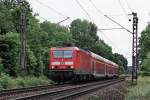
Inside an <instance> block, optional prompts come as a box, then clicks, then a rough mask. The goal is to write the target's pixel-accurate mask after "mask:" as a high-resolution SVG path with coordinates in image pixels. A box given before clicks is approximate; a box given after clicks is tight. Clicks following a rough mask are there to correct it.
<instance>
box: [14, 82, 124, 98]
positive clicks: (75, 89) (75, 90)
mask: <svg viewBox="0 0 150 100" xmlns="http://www.w3.org/2000/svg"><path fill="white" fill-rule="evenodd" d="M120 80H124V79H119V80H118V79H113V80H107V81H100V82H94V83H87V84H83V85H77V86H72V87H69V88H65V89H60V90H57V91H50V92H45V93H44V92H43V93H40V94H34V95H29V96H24V97H18V98H16V100H46V99H48V100H61V99H63V98H68V97H71V95H72V96H73V95H75V94H82V93H85V92H86V91H90V90H95V89H96V88H98V87H99V88H100V87H101V88H102V87H106V86H108V85H111V84H112V83H113V82H116V81H117V82H118V81H120ZM68 94H69V96H68Z"/></svg>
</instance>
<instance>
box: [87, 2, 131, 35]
mask: <svg viewBox="0 0 150 100" xmlns="http://www.w3.org/2000/svg"><path fill="white" fill-rule="evenodd" d="M89 1H90V2H91V4H92V5H93V6H94V8H95V9H96V10H97V11H98V12H99V13H100V14H102V15H103V16H104V17H105V18H107V19H109V20H111V21H112V22H114V23H115V24H117V25H119V26H120V27H122V28H123V29H125V30H126V31H128V32H130V33H132V32H131V31H130V30H129V29H127V28H125V27H124V26H122V25H121V24H119V23H118V22H116V21H114V20H113V19H111V18H110V17H108V15H104V14H103V12H102V11H101V10H100V9H98V8H97V7H96V5H95V4H94V3H93V2H92V0H89Z"/></svg>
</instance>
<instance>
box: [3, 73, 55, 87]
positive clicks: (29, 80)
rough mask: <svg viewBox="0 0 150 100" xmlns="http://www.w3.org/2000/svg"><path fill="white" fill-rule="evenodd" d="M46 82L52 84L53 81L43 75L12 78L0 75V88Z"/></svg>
mask: <svg viewBox="0 0 150 100" xmlns="http://www.w3.org/2000/svg"><path fill="white" fill-rule="evenodd" d="M48 84H53V82H52V81H51V80H49V79H48V78H47V77H45V76H40V77H34V76H26V77H16V78H13V77H10V76H9V75H6V74H1V75H0V89H12V88H22V87H30V86H38V85H48Z"/></svg>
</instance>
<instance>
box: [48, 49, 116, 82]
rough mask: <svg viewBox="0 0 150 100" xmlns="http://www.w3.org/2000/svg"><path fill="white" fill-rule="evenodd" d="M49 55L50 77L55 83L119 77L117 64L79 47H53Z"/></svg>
mask: <svg viewBox="0 0 150 100" xmlns="http://www.w3.org/2000/svg"><path fill="white" fill-rule="evenodd" d="M49 55H50V60H49V71H50V77H51V79H52V80H54V81H66V80H71V81H72V80H92V79H94V78H101V77H116V76H118V65H117V64H115V63H114V62H112V61H110V60H107V59H105V58H103V57H101V56H99V55H97V54H95V53H93V52H90V51H85V50H82V49H79V48H77V47H58V48H57V47H53V48H51V49H50V53H49Z"/></svg>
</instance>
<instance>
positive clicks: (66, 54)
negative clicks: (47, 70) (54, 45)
mask: <svg viewBox="0 0 150 100" xmlns="http://www.w3.org/2000/svg"><path fill="white" fill-rule="evenodd" d="M52 54H53V58H72V57H73V51H72V50H54V51H52Z"/></svg>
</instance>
